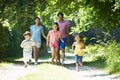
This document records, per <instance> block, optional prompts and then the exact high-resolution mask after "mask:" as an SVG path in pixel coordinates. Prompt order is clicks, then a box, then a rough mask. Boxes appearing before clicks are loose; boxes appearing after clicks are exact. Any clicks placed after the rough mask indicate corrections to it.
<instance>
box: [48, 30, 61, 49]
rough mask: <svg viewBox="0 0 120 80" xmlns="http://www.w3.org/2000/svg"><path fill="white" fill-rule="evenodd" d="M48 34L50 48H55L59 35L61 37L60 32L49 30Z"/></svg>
mask: <svg viewBox="0 0 120 80" xmlns="http://www.w3.org/2000/svg"><path fill="white" fill-rule="evenodd" d="M49 34H50V41H49V44H50V46H54V45H56V47H58V40H59V38H60V35H61V34H60V32H59V31H54V30H50V31H49Z"/></svg>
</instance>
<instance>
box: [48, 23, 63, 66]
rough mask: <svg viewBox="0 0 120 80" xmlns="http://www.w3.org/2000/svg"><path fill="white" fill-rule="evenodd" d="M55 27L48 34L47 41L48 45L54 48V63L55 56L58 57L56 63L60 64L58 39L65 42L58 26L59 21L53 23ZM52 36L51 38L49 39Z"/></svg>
mask: <svg viewBox="0 0 120 80" xmlns="http://www.w3.org/2000/svg"><path fill="white" fill-rule="evenodd" d="M52 27H53V29H52V30H50V31H49V33H48V35H47V41H46V45H48V44H49V45H50V48H51V50H52V63H54V58H56V64H58V48H59V46H58V40H59V39H60V40H61V41H62V42H64V41H63V40H62V37H61V34H60V32H59V31H58V30H59V27H58V23H57V22H55V23H54V24H53V26H52ZM49 37H50V40H48V39H49Z"/></svg>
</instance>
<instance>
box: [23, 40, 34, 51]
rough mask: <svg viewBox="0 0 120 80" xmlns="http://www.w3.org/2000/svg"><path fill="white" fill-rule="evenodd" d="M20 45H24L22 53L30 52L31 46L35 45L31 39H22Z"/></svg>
mask: <svg viewBox="0 0 120 80" xmlns="http://www.w3.org/2000/svg"><path fill="white" fill-rule="evenodd" d="M21 45H23V46H25V48H23V53H32V47H33V46H35V43H34V41H32V40H23V41H22V43H21Z"/></svg>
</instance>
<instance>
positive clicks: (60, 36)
mask: <svg viewBox="0 0 120 80" xmlns="http://www.w3.org/2000/svg"><path fill="white" fill-rule="evenodd" d="M59 38H60V40H61V41H62V42H64V40H63V39H62V35H61V34H60V32H59Z"/></svg>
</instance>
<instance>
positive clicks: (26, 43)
mask: <svg viewBox="0 0 120 80" xmlns="http://www.w3.org/2000/svg"><path fill="white" fill-rule="evenodd" d="M23 36H24V38H25V39H24V40H23V41H22V43H21V45H20V46H21V48H23V59H24V64H25V67H27V65H28V62H31V59H32V47H33V46H35V45H36V44H35V42H34V41H32V40H30V39H31V33H30V32H29V31H26V32H25V33H24V34H23Z"/></svg>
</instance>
